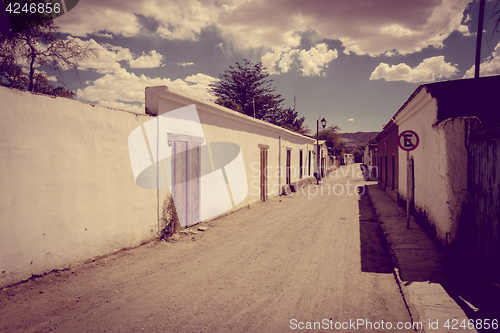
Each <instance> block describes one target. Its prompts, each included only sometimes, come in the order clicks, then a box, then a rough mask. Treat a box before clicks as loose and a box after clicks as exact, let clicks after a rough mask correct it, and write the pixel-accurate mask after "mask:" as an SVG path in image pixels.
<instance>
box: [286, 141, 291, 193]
mask: <svg viewBox="0 0 500 333" xmlns="http://www.w3.org/2000/svg"><path fill="white" fill-rule="evenodd" d="M291 160H292V151H291V150H290V149H287V151H286V184H287V185H288V184H290V178H291V174H290V164H291Z"/></svg>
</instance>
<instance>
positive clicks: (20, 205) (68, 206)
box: [0, 87, 165, 286]
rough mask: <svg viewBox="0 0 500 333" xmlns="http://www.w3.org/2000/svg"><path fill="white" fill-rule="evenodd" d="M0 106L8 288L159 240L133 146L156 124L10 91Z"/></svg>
mask: <svg viewBox="0 0 500 333" xmlns="http://www.w3.org/2000/svg"><path fill="white" fill-rule="evenodd" d="M0 101H1V104H0V110H1V114H2V121H1V122H0V172H1V174H0V188H1V192H0V226H1V229H0V286H6V285H9V284H12V283H15V282H18V281H21V280H23V279H26V278H29V277H30V276H31V275H32V274H42V273H44V272H47V271H50V270H53V269H60V268H63V267H67V266H68V265H70V264H73V263H76V262H79V261H81V260H85V259H88V258H92V257H94V256H97V255H103V254H106V253H110V252H112V251H113V250H115V249H121V248H124V247H129V246H135V245H139V244H140V243H141V242H143V241H145V240H147V239H148V238H150V237H152V236H154V235H155V234H156V232H157V231H158V230H157V229H158V227H157V225H158V220H157V204H158V202H157V191H156V190H145V189H142V188H140V187H138V186H137V185H136V184H135V181H134V178H133V175H132V171H131V163H130V158H129V152H128V142H127V138H128V136H129V134H130V132H131V131H132V130H133V129H134V128H136V127H137V126H139V125H141V124H142V123H143V122H145V121H147V120H149V119H151V117H149V116H145V115H136V114H133V113H130V112H126V111H119V110H114V109H109V108H105V107H100V106H93V105H91V104H86V103H81V102H78V101H74V100H70V99H65V98H52V97H48V96H42V95H37V94H32V93H29V92H23V91H18V90H13V89H8V88H5V87H0ZM162 195H163V196H164V195H165V194H164V193H162Z"/></svg>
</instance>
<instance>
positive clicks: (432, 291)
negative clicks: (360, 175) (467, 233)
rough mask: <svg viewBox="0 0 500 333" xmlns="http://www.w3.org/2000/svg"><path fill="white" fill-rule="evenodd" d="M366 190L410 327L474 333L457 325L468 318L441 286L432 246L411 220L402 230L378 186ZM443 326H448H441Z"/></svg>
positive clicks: (401, 220) (400, 214)
mask: <svg viewBox="0 0 500 333" xmlns="http://www.w3.org/2000/svg"><path fill="white" fill-rule="evenodd" d="M366 188H367V193H368V196H369V197H370V200H371V202H372V204H373V208H374V209H375V212H376V214H377V219H378V221H379V225H380V227H381V229H382V232H383V235H384V237H385V239H386V243H387V247H388V250H389V254H390V256H391V260H392V262H393V265H394V278H395V279H396V283H397V284H398V285H399V288H400V291H401V294H402V296H403V300H404V302H405V304H406V307H407V309H408V312H409V314H410V317H411V320H412V322H413V323H414V324H415V323H422V326H421V327H417V329H415V330H416V331H417V332H434V333H435V332H457V330H458V331H464V332H477V330H476V329H463V328H462V327H460V324H461V323H467V324H468V322H469V318H468V317H467V316H466V315H465V312H464V311H463V310H462V308H461V307H460V306H458V304H457V303H456V302H455V301H454V300H453V298H451V297H450V295H448V293H447V292H446V290H445V289H444V288H443V286H442V284H443V282H444V278H443V276H444V274H443V264H444V259H443V257H442V255H441V254H440V253H439V252H438V251H437V249H436V248H435V245H434V243H433V242H432V241H431V240H430V239H429V238H428V236H427V235H426V234H425V233H424V232H423V231H422V230H421V228H420V226H419V225H418V224H417V223H416V222H415V220H414V219H413V217H411V218H410V225H411V228H410V229H411V230H409V231H406V230H407V229H406V213H405V211H404V210H403V209H402V208H401V207H399V205H398V204H397V203H396V202H394V200H392V198H390V196H389V195H387V194H386V193H385V192H384V191H382V190H381V189H380V188H379V187H378V186H377V187H372V186H366ZM421 253H423V255H421ZM422 257H424V258H422ZM455 322H457V323H458V324H457V325H456V328H451V327H450V326H452V324H454V323H455ZM446 323H448V325H449V326H448V327H445V324H446ZM434 324H436V325H434Z"/></svg>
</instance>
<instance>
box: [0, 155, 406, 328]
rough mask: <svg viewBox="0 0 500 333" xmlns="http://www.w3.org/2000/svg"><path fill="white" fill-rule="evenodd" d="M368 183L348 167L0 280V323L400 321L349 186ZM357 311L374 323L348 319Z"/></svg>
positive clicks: (398, 304) (361, 204) (378, 242)
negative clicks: (147, 239) (60, 267)
mask: <svg viewBox="0 0 500 333" xmlns="http://www.w3.org/2000/svg"><path fill="white" fill-rule="evenodd" d="M366 183H368V182H365V181H364V179H363V178H362V176H361V174H360V173H359V165H350V166H349V167H344V168H342V169H340V170H339V171H338V172H336V173H333V174H332V177H330V178H327V179H325V180H324V184H323V185H320V186H319V187H318V186H316V185H311V186H309V187H307V188H305V189H303V190H302V191H299V192H298V193H294V194H293V195H291V196H286V197H276V198H272V199H271V200H269V201H267V202H265V203H258V204H255V205H252V206H250V208H243V209H241V210H239V211H237V212H235V213H233V214H230V215H228V216H226V217H223V218H220V219H217V220H213V221H211V222H205V223H202V224H200V225H201V226H206V227H208V228H207V230H206V231H197V228H198V226H195V227H193V228H191V229H192V230H193V231H194V233H191V232H189V231H188V232H187V234H179V235H176V237H175V238H176V239H177V240H175V241H172V242H165V241H161V242H155V243H149V244H146V245H143V246H140V247H138V248H135V249H132V250H128V251H121V252H119V253H117V254H115V255H111V256H108V257H106V258H101V259H98V260H96V261H95V262H92V263H89V264H85V265H81V266H78V267H76V268H74V269H71V270H69V271H62V272H57V273H56V272H53V273H49V274H47V275H46V276H43V277H40V278H36V279H32V280H29V281H27V282H24V283H20V284H18V285H16V286H13V287H10V288H5V289H2V290H0V330H1V331H2V332H49V331H60V332H137V331H146V332H227V331H235V332H282V331H294V330H295V331H296V330H300V331H307V328H312V329H311V330H310V331H314V325H316V329H315V330H319V328H323V329H325V328H328V330H330V329H332V328H333V329H335V326H337V328H340V329H338V330H337V331H351V332H360V331H377V332H394V331H398V332H399V331H404V330H398V329H396V323H397V322H403V323H405V322H410V321H411V319H410V316H409V314H408V311H407V309H406V306H405V303H404V300H403V298H402V296H401V294H400V291H399V287H398V285H397V283H396V282H395V279H394V276H393V274H392V263H391V261H390V258H389V255H388V253H387V249H386V248H385V244H384V242H383V240H382V235H381V233H380V228H379V226H378V222H377V219H376V216H375V215H374V213H373V208H372V206H371V202H370V201H369V199H368V197H367V196H359V195H358V193H357V191H356V190H355V189H354V185H362V184H366ZM341 190H342V192H343V193H341ZM321 191H323V193H321ZM358 320H359V321H358ZM361 320H363V321H364V322H367V321H368V322H371V323H372V328H371V329H370V327H367V326H366V325H367V324H365V323H363V325H362V326H361V325H360V326H353V323H359V324H361ZM315 322H316V324H314V323H315ZM387 322H390V323H391V324H392V325H393V327H392V328H391V329H387V326H388V323H387ZM368 325H369V324H368ZM342 326H343V328H344V329H342ZM377 327H378V328H379V329H376V328H377ZM302 328H304V329H302ZM383 328H384V329H383ZM407 331H408V332H410V331H411V330H407Z"/></svg>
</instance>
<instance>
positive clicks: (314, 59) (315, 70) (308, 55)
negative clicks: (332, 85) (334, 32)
mask: <svg viewBox="0 0 500 333" xmlns="http://www.w3.org/2000/svg"><path fill="white" fill-rule="evenodd" d="M337 57H338V53H337V50H328V46H327V45H326V44H325V43H323V44H318V45H317V46H316V47H311V49H310V50H309V51H305V50H301V51H300V54H299V60H300V62H301V63H302V69H301V71H302V73H303V74H304V75H306V76H314V75H321V72H322V70H323V69H325V68H327V67H328V63H329V62H330V61H332V60H333V59H335V58H337ZM323 75H324V73H323Z"/></svg>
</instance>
